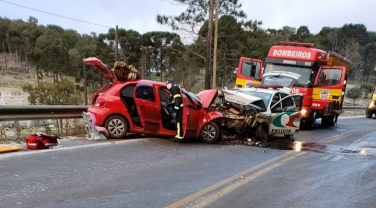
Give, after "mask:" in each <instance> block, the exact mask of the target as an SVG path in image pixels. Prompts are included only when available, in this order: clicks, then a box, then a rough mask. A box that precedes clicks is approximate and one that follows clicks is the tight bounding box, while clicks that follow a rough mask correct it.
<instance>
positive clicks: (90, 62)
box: [83, 57, 117, 83]
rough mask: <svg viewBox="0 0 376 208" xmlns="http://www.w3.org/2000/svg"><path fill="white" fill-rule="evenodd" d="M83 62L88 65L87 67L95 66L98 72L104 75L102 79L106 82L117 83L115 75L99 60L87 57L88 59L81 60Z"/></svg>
mask: <svg viewBox="0 0 376 208" xmlns="http://www.w3.org/2000/svg"><path fill="white" fill-rule="evenodd" d="M83 62H84V63H85V64H88V65H93V66H95V67H96V68H97V69H98V70H99V71H100V72H102V74H103V75H104V77H105V78H106V79H107V80H108V81H112V82H113V83H115V82H116V81H117V79H116V77H115V74H114V73H113V72H112V71H111V69H109V68H108V67H107V66H106V65H105V64H104V63H102V61H100V60H99V59H97V58H95V57H89V58H85V59H83Z"/></svg>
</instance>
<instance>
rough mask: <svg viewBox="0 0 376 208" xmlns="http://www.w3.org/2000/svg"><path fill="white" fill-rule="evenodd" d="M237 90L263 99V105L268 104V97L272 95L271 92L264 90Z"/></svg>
mask: <svg viewBox="0 0 376 208" xmlns="http://www.w3.org/2000/svg"><path fill="white" fill-rule="evenodd" d="M239 92H241V93H244V94H247V95H252V96H255V97H259V98H261V99H262V101H264V104H265V106H268V104H269V101H270V98H271V97H272V94H270V93H266V92H259V91H251V90H240V91H239Z"/></svg>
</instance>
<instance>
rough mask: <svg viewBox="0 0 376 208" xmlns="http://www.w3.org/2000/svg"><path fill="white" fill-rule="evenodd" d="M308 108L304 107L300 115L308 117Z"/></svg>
mask: <svg viewBox="0 0 376 208" xmlns="http://www.w3.org/2000/svg"><path fill="white" fill-rule="evenodd" d="M308 113H309V112H308V110H307V109H302V110H301V111H300V115H301V116H302V117H307V116H308Z"/></svg>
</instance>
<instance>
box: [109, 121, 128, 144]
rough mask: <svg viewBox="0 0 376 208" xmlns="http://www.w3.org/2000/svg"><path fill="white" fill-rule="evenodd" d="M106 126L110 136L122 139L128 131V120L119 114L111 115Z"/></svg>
mask: <svg viewBox="0 0 376 208" xmlns="http://www.w3.org/2000/svg"><path fill="white" fill-rule="evenodd" d="M105 128H106V129H107V131H108V133H109V135H110V138H113V139H120V138H124V137H125V136H126V135H127V133H128V130H129V128H128V122H127V121H126V120H125V119H124V118H123V117H122V116H118V115H114V116H111V117H109V118H108V119H107V120H106V123H105Z"/></svg>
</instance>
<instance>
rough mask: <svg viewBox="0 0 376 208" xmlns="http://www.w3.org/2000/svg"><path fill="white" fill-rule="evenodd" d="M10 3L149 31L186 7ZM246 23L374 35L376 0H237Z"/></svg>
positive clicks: (19, 12) (6, 11)
mask: <svg viewBox="0 0 376 208" xmlns="http://www.w3.org/2000/svg"><path fill="white" fill-rule="evenodd" d="M6 1H7V2H12V3H15V4H20V5H23V6H27V7H31V8H34V9H39V10H43V11H47V12H50V13H55V14H59V15H64V16H67V17H71V18H74V19H79V20H83V21H87V22H93V23H96V24H100V25H105V26H109V27H115V25H119V27H120V28H124V29H133V30H137V31H139V32H140V33H145V32H148V31H171V30H170V28H169V27H168V26H163V25H160V24H159V23H157V21H156V16H157V14H166V15H178V14H180V13H181V12H182V11H183V10H184V9H185V6H179V5H176V4H173V3H172V2H173V1H172V0H90V1H89V0H56V1H55V0H6ZM239 1H240V3H241V4H242V5H243V7H242V9H243V10H244V11H245V13H246V14H247V19H248V20H255V19H257V20H261V21H262V22H263V25H262V27H263V28H265V29H266V28H275V29H280V28H282V27H283V26H286V25H287V26H291V27H295V28H298V27H299V26H302V25H306V26H308V28H309V29H310V31H311V33H318V32H319V31H320V30H321V28H322V27H324V26H329V27H342V26H343V25H344V24H346V23H353V24H356V23H362V24H365V26H366V27H367V29H368V30H369V31H376V23H375V19H376V15H375V8H376V0H315V1H308V0H239ZM0 16H1V17H8V18H10V19H22V20H24V21H26V20H27V19H28V17H29V16H33V17H36V18H37V19H38V20H39V24H43V25H47V24H55V25H59V26H61V27H63V28H65V29H69V28H70V29H74V30H77V31H78V32H79V33H90V32H96V33H106V32H107V31H108V28H107V27H101V26H96V25H91V24H87V23H82V22H78V21H73V20H70V19H65V18H61V17H57V16H53V15H49V14H45V13H42V12H38V11H33V10H30V9H27V8H23V7H20V6H15V5H12V4H9V3H6V2H4V1H3V0H0Z"/></svg>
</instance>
